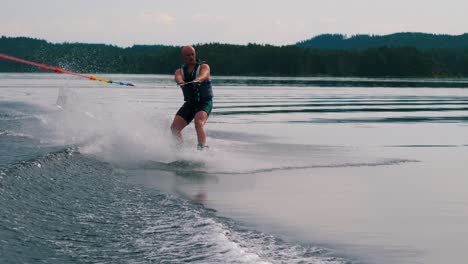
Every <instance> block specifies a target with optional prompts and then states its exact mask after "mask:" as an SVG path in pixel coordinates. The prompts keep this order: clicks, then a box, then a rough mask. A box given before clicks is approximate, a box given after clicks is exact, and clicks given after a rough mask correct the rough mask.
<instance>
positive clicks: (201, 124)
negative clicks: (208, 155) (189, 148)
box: [195, 111, 208, 147]
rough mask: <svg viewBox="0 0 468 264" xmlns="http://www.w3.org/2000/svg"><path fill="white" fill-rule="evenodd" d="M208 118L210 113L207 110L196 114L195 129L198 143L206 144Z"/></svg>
mask: <svg viewBox="0 0 468 264" xmlns="http://www.w3.org/2000/svg"><path fill="white" fill-rule="evenodd" d="M207 120H208V114H207V113H206V112H205V111H199V112H197V113H196V114H195V130H196V131H197V139H198V145H199V146H200V145H201V146H202V147H203V146H205V145H206V132H205V124H206V121H207Z"/></svg>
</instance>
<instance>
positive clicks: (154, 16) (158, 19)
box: [138, 12, 176, 26]
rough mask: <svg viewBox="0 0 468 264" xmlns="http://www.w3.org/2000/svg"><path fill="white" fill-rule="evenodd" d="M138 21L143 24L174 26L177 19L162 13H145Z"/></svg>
mask: <svg viewBox="0 0 468 264" xmlns="http://www.w3.org/2000/svg"><path fill="white" fill-rule="evenodd" d="M138 21H139V22H141V23H143V24H158V25H165V26H169V25H174V23H175V22H176V17H175V16H173V15H171V14H168V13H161V12H143V13H141V14H140V15H139V16H138Z"/></svg>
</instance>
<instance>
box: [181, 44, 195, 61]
mask: <svg viewBox="0 0 468 264" xmlns="http://www.w3.org/2000/svg"><path fill="white" fill-rule="evenodd" d="M182 57H184V61H185V63H186V64H195V63H196V62H197V60H196V55H195V50H194V49H189V48H187V49H184V50H183V51H182Z"/></svg>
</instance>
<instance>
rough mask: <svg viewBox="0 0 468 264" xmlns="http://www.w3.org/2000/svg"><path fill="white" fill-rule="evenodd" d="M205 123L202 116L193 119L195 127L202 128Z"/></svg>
mask: <svg viewBox="0 0 468 264" xmlns="http://www.w3.org/2000/svg"><path fill="white" fill-rule="evenodd" d="M204 125H205V120H204V119H203V118H196V119H195V127H196V128H202V127H203V126H204Z"/></svg>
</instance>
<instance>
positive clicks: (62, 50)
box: [0, 37, 468, 77]
mask: <svg viewBox="0 0 468 264" xmlns="http://www.w3.org/2000/svg"><path fill="white" fill-rule="evenodd" d="M195 47H196V49H197V55H198V57H199V58H200V59H202V60H205V61H206V62H208V63H209V64H210V66H211V69H212V74H213V75H246V76H254V75H259V76H357V77H468V47H467V48H463V47H459V48H427V49H422V48H417V47H415V46H391V45H383V46H378V47H370V48H365V49H318V48H310V47H306V46H303V45H288V46H272V45H258V44H248V45H231V44H219V43H210V44H201V45H196V46H195ZM0 53H5V54H8V55H12V56H17V57H20V58H23V59H26V60H32V61H36V62H40V63H44V64H49V65H52V66H57V67H61V68H65V69H67V70H71V71H77V72H84V73H137V74H138V73H141V74H143V73H144V74H172V73H174V70H175V69H176V68H178V67H180V65H181V64H182V59H181V56H180V47H176V46H163V45H147V46H145V45H135V46H132V47H128V48H121V47H117V46H112V45H104V44H82V43H61V44H53V43H49V42H47V41H45V40H37V39H31V38H25V37H21V38H9V37H2V38H0ZM38 71H41V69H38V68H36V67H32V66H28V65H24V64H20V63H15V62H10V61H6V60H2V59H0V72H38Z"/></svg>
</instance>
